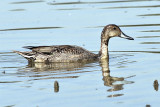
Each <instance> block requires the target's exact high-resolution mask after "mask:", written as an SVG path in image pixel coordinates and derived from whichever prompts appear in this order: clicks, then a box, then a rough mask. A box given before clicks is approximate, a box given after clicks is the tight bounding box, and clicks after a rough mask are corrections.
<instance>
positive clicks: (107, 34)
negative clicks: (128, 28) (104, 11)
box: [101, 24, 134, 42]
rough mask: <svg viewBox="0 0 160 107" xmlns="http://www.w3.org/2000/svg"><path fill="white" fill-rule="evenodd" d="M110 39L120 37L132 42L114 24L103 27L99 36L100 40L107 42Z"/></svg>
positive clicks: (130, 38)
mask: <svg viewBox="0 0 160 107" xmlns="http://www.w3.org/2000/svg"><path fill="white" fill-rule="evenodd" d="M111 37H121V38H125V39H128V40H134V39H133V38H132V37H130V36H127V35H126V34H124V33H123V32H122V31H121V29H120V28H119V27H118V26H117V25H115V24H109V25H107V26H105V27H104V29H103V31H102V35H101V39H102V40H105V41H106V42H108V40H109V39H110V38H111Z"/></svg>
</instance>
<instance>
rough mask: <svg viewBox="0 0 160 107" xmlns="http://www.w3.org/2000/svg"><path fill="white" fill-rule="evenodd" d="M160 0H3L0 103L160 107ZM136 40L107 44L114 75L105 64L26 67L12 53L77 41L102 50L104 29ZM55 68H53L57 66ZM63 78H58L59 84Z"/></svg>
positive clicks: (112, 40) (0, 42) (79, 44)
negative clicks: (113, 27)
mask: <svg viewBox="0 0 160 107" xmlns="http://www.w3.org/2000/svg"><path fill="white" fill-rule="evenodd" d="M159 4H160V3H159V1H158V0H148V1H147V0H111V1H104V0H102V1H98V0H94V1H93V0H92V1H90V0H85V1H80V0H77V1H76V0H70V1H65V0H59V1H57V0H25V1H22V0H12V1H10V0H3V1H1V3H0V7H1V9H0V13H1V14H0V46H1V48H0V93H1V95H0V106H2V107H6V106H9V107H13V106H15V107H28V106H33V107H36V106H38V107H44V106H45V107H46V106H48V107H52V106H58V107H64V106H65V107H71V106H73V107H82V106H83V107H88V106H93V107H97V106H101V107H105V106H106V105H107V106H120V107H128V106H133V107H135V106H140V107H144V106H146V105H147V106H149V105H150V106H152V107H158V106H159V96H160V93H159V90H158V86H157V85H154V84H156V83H155V82H154V81H155V80H158V82H159V81H160V78H159V75H160V72H159V69H160V66H159V65H160V64H159V60H160V57H159V56H160V48H159V45H160V42H159V41H160V39H159V38H160V35H159V32H160V29H159V26H160V23H159V17H160V13H159V10H160V5H159ZM112 23H113V24H117V25H119V26H120V27H121V29H122V31H123V32H124V33H126V34H127V35H129V36H131V37H133V38H134V39H135V40H134V41H128V40H125V39H121V38H113V39H111V40H110V43H109V50H110V60H109V69H110V74H105V73H104V72H102V71H103V70H104V68H103V66H101V64H100V63H99V62H92V63H87V64H84V63H76V64H57V65H56V66H52V65H49V66H46V65H36V66H32V65H28V63H27V61H26V60H25V59H24V58H22V57H21V56H19V55H17V54H15V53H13V52H12V50H19V51H26V49H23V48H21V47H23V46H26V45H34V46H38V45H63V44H70V45H78V46H82V47H84V48H86V49H88V50H90V51H93V52H95V53H97V52H98V51H99V48H100V34H101V31H102V29H103V26H105V25H107V24H112ZM53 67H54V68H53ZM56 81H57V82H56Z"/></svg>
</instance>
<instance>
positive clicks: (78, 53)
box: [13, 24, 134, 63]
mask: <svg viewBox="0 0 160 107" xmlns="http://www.w3.org/2000/svg"><path fill="white" fill-rule="evenodd" d="M113 37H120V38H125V39H128V40H134V39H133V38H132V37H130V36H127V35H126V34H125V33H123V32H122V31H121V29H120V28H119V26H117V25H115V24H109V25H106V26H104V28H103V30H102V32H101V47H100V51H99V53H97V54H95V53H93V52H90V51H88V50H86V49H84V48H82V47H80V46H76V45H52V46H25V47H23V48H26V49H30V50H31V51H26V52H20V51H13V52H15V53H18V54H19V55H21V56H23V57H24V58H26V59H27V60H28V61H29V62H34V63H43V62H49V63H52V62H85V61H93V60H103V59H107V58H108V44H109V40H110V38H113Z"/></svg>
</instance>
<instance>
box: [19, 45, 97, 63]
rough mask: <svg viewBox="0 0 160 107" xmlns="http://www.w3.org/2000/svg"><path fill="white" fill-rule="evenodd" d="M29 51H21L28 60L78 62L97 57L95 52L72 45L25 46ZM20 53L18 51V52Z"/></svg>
mask: <svg viewBox="0 0 160 107" xmlns="http://www.w3.org/2000/svg"><path fill="white" fill-rule="evenodd" d="M24 48H27V49H31V50H32V51H31V52H23V54H24V55H22V53H21V55H22V56H24V57H25V56H27V57H25V58H27V59H28V60H32V61H33V60H34V62H46V61H47V62H79V61H90V60H95V59H97V58H98V55H97V54H94V53H91V52H89V51H88V50H86V49H84V48H82V47H79V46H72V45H54V46H27V47H24ZM19 54H20V53H19Z"/></svg>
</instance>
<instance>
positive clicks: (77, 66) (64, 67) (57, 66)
mask: <svg viewBox="0 0 160 107" xmlns="http://www.w3.org/2000/svg"><path fill="white" fill-rule="evenodd" d="M94 63H95V62H85V63H29V65H28V66H29V67H34V68H35V69H34V70H35V71H56V72H54V73H52V74H49V75H50V77H47V76H46V74H45V79H55V76H58V77H56V79H58V78H75V77H73V76H68V77H67V75H70V74H71V75H72V74H76V73H80V72H85V71H83V70H82V71H81V69H84V68H85V67H93V66H94ZM96 63H97V61H96ZM100 65H101V68H102V76H103V77H102V80H103V81H104V86H107V87H111V88H110V89H108V90H107V91H108V92H114V91H120V90H123V86H124V85H125V84H131V83H133V82H132V81H126V80H125V78H124V77H113V76H111V75H110V69H109V56H108V58H107V59H105V60H101V61H100ZM57 71H58V72H57ZM59 71H64V72H65V73H64V72H59ZM68 71H72V72H68ZM51 75H54V76H52V77H51ZM59 76H60V77H59ZM53 77H54V78H53ZM76 77H78V76H76ZM43 79H44V78H43ZM54 92H59V84H58V82H55V83H54ZM122 95H124V94H123V93H117V94H111V95H108V97H118V96H122Z"/></svg>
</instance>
